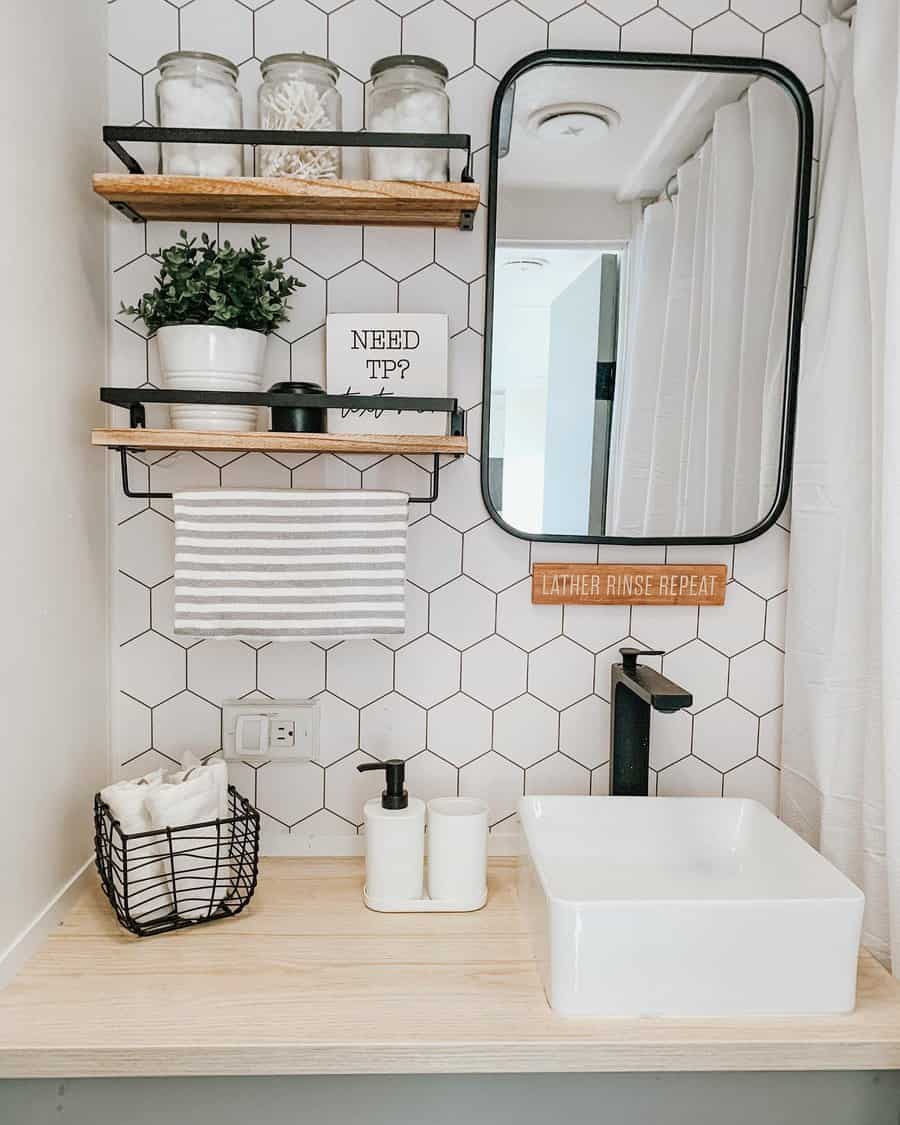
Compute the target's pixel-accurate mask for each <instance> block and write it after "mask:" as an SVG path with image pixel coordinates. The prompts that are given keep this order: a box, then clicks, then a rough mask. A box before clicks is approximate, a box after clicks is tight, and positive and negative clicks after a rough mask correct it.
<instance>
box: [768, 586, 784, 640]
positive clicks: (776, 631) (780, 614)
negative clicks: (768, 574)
mask: <svg viewBox="0 0 900 1125" xmlns="http://www.w3.org/2000/svg"><path fill="white" fill-rule="evenodd" d="M787 599H788V596H787V593H786V592H785V593H784V594H779V595H778V597H777V598H772V599H771V600H770V601H769V603H768V605H767V606H766V640H767V641H768V642H769V644H770V645H775V647H776V648H780V649H781V650H782V651H784V623H785V614H786V613H787Z"/></svg>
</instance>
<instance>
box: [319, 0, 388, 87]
mask: <svg viewBox="0 0 900 1125" xmlns="http://www.w3.org/2000/svg"><path fill="white" fill-rule="evenodd" d="M363 29H365V30H363ZM399 50H400V20H399V18H398V17H397V16H396V15H394V13H393V12H389V11H388V10H387V8H385V7H382V5H381V4H377V3H376V2H375V0H351V3H349V4H345V5H344V7H343V8H340V9H339V10H338V11H336V12H334V13H333V14H332V15H331V17H330V19H329V52H330V56H331V58H332V59H333V60H334V61H335V62H336V63H337V64H338V66H340V67H343V69H344V70H349V71H350V73H351V74H352V75H354V77H356V78H358V79H359V80H360V82H368V80H369V68H370V67H371V65H372V63H373V62H375V60H376V59H380V58H383V57H384V56H385V55H396V54H397V53H398V52H399Z"/></svg>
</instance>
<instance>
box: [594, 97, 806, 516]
mask: <svg viewBox="0 0 900 1125" xmlns="http://www.w3.org/2000/svg"><path fill="white" fill-rule="evenodd" d="M795 170H796V117H795V115H794V113H793V110H792V108H791V105H790V102H789V101H788V99H787V97H786V96H785V94H784V92H783V91H781V90H780V89H779V88H778V87H777V86H776V85H775V84H774V83H772V82H769V81H761V82H756V83H754V85H753V86H751V88H750V90H749V92H748V95H747V97H746V98H742V99H740V100H739V101H737V102H734V103H732V104H729V105H726V106H723V107H722V108H721V109H720V110H719V111H718V112H717V113H716V116H715V122H714V127H713V130H712V135H711V137H710V138H709V140H708V141H707V142H706V143H705V144H704V145H703V147H702V148H701V150H700V152H699V153H698V154H697V155H696V156H695V157H693V158H691V159H690V160H689V161H687V162H686V163H685V164H684V165H682V167H681V168H679V169H678V172H677V181H678V194H677V195H676V196H675V199H674V202H670V201H669V200H668V199H663V200H661V201H659V202H657V203H654V204H651V205H650V206H649V207H647V208H646V210H645V211H644V216H643V219H642V221H641V222H640V224H639V227H638V230H637V232H636V237H635V239H634V240H633V242H632V250H631V259H632V260H631V267H632V269H633V270H634V271H635V275H636V276H635V277H634V279H633V283H632V286H631V287H630V290H629V300H630V302H631V303H630V306H629V313H630V327H629V332H628V336H627V340H626V343H625V347H624V353H623V356H622V357H621V362H620V365H619V378H618V381H617V390H616V398H615V401H614V404H613V441H612V451H611V458H610V464H611V466H613V467H614V468H613V472H612V475H611V479H610V489H609V504H608V513H609V514H608V519H607V532H608V534H612V535H630V536H641V535H656V536H666V535H669V536H671V535H675V534H677V535H703V534H709V535H716V534H719V535H721V534H726V533H727V532H729V531H731V530H746V528H748V527H751V526H752V525H753V524H755V523H756V522H758V520H759V519H760V518H761V516H764V515H766V514H767V513H768V511H769V509H770V508H771V506H772V502H773V500H774V486H772V485H770V486H769V487H768V489H767V491H766V492H765V495H764V497H761V483H765V482H767V481H768V479H769V476H771V471H769V472H764V473H763V474H761V473H760V460H761V457H762V458H763V464H764V465H768V466H769V468H770V469H771V465H772V462H774V475H775V477H776V478H777V471H778V464H779V450H780V441H781V404H782V399H783V386H784V383H783V379H784V355H785V342H786V337H787V311H786V291H787V285H788V284H789V281H790V264H791V263H790V247H791V234H792V208H791V207H790V206H788V205H787V201H788V200H790V199H791V198H792V182H793V176H794V175H795ZM779 301H780V302H781V303H782V306H783V307H781V308H779V307H777V303H778V302H779ZM779 333H780V335H779ZM766 423H768V425H766ZM761 434H763V435H764V437H763V438H762V439H761V436H760V435H761ZM745 446H746V448H745Z"/></svg>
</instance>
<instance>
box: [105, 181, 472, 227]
mask: <svg viewBox="0 0 900 1125" xmlns="http://www.w3.org/2000/svg"><path fill="white" fill-rule="evenodd" d="M94 191H95V192H96V193H97V194H98V195H102V196H103V198H104V199H106V200H108V201H109V202H110V203H111V204H112V205H113V206H114V207H117V208H118V209H120V210H124V211H126V212H130V213H131V215H132V217H133V218H135V219H167V220H172V221H174V222H179V221H184V222H188V221H195V222H234V223H240V222H263V223H336V224H359V223H366V224H369V225H381V226H403V227H407V226H430V227H463V228H464V229H471V216H472V213H474V211H475V209H476V208H477V206H478V201H479V198H480V192H479V188H478V185H477V184H466V183H397V182H393V181H379V180H300V179H294V178H293V177H287V176H282V177H276V178H270V179H264V178H261V177H241V178H233V179H228V178H223V179H206V178H204V177H202V176H136V175H129V174H127V173H117V172H112V173H98V174H97V175H95V176H94Z"/></svg>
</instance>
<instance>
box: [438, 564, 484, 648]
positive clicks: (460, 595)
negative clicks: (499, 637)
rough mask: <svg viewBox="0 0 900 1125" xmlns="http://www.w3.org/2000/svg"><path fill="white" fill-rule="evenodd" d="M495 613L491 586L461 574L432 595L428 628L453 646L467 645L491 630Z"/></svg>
mask: <svg viewBox="0 0 900 1125" xmlns="http://www.w3.org/2000/svg"><path fill="white" fill-rule="evenodd" d="M495 613H496V605H495V599H494V595H493V594H492V593H491V592H490V590H486V589H485V588H484V586H479V585H478V583H477V582H473V581H472V579H471V578H466V577H465V575H462V576H461V577H459V578H454V579H453V581H452V582H448V583H447V585H446V586H442V587H441V588H440V589H439V590H435V592H434V593H433V594H432V595H431V617H430V628H431V632H432V633H434V634H435V636H438V637H440V638H441V640H444V641H446V642H447V643H448V644H451V645H453V647H454V648H458V649H464V648H469V647H470V646H471V645H474V644H476V643H477V642H478V641H481V640H484V638H485V637H487V636H490V634H491V633H493V631H494V616H495Z"/></svg>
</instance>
